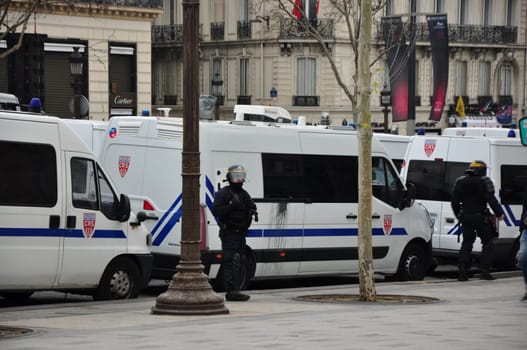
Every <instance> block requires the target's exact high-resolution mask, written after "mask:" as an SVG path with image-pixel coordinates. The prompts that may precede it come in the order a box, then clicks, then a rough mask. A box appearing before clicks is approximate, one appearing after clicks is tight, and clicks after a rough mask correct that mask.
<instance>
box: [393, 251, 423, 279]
mask: <svg viewBox="0 0 527 350" xmlns="http://www.w3.org/2000/svg"><path fill="white" fill-rule="evenodd" d="M426 270H427V258H426V254H425V251H424V249H423V248H422V247H420V246H419V245H417V244H414V243H410V244H409V245H408V246H407V247H406V248H405V249H404V251H403V254H402V255H401V260H400V262H399V269H398V270H397V277H398V278H399V280H400V281H421V280H423V279H424V278H425V274H426Z"/></svg>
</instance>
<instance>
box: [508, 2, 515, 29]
mask: <svg viewBox="0 0 527 350" xmlns="http://www.w3.org/2000/svg"><path fill="white" fill-rule="evenodd" d="M515 9H516V0H508V1H507V23H506V25H507V26H508V27H511V26H514V23H515V22H516V21H515V18H514V11H515Z"/></svg>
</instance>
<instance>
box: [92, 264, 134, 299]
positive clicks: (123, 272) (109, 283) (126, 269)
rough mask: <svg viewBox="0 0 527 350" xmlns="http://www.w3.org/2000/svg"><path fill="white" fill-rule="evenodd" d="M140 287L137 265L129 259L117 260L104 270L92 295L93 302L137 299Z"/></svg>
mask: <svg viewBox="0 0 527 350" xmlns="http://www.w3.org/2000/svg"><path fill="white" fill-rule="evenodd" d="M140 286H141V275H140V272H139V268H138V267H137V265H136V264H135V263H134V262H133V261H131V260H130V259H123V258H120V259H117V260H115V261H114V262H112V263H111V264H110V265H108V267H107V268H106V271H105V272H104V274H103V276H102V277H101V281H100V282H99V286H98V287H97V289H96V290H95V292H94V293H93V299H94V300H112V299H131V298H137V296H138V295H139V291H140Z"/></svg>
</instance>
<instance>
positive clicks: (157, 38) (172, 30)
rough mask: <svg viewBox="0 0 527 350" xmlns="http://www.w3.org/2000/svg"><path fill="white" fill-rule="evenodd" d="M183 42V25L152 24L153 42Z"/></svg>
mask: <svg viewBox="0 0 527 350" xmlns="http://www.w3.org/2000/svg"><path fill="white" fill-rule="evenodd" d="M174 43H181V44H182V43H183V25H182V24H174V25H154V26H152V44H174Z"/></svg>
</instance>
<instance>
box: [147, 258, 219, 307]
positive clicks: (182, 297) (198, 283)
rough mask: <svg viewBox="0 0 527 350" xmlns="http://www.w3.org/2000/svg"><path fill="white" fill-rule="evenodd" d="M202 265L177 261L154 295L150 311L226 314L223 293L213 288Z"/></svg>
mask: <svg viewBox="0 0 527 350" xmlns="http://www.w3.org/2000/svg"><path fill="white" fill-rule="evenodd" d="M202 271H203V265H201V263H200V262H199V261H198V262H190V263H186V262H181V263H180V264H179V265H178V266H177V272H176V274H175V275H174V277H173V278H172V281H171V282H170V285H169V286H168V289H167V291H166V292H164V293H162V294H160V295H158V297H157V299H156V305H155V306H154V307H153V308H152V314H154V315H166V314H170V315H218V314H228V313H229V310H228V309H227V308H226V307H225V304H224V301H223V297H222V296H219V295H218V294H216V293H215V292H214V290H213V289H212V287H211V285H210V284H209V280H208V277H207V275H205V274H204V273H203V272H202Z"/></svg>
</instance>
